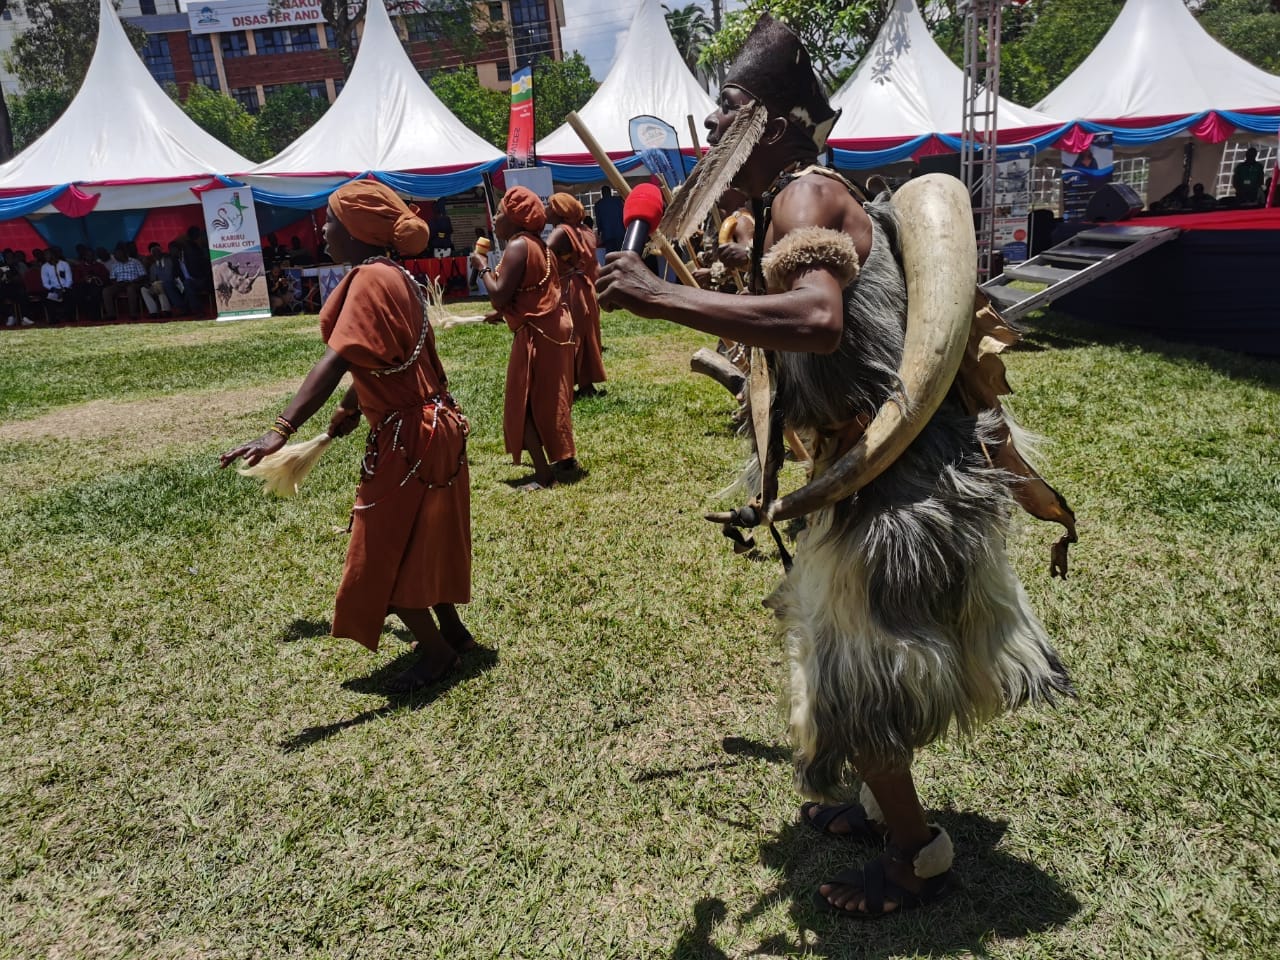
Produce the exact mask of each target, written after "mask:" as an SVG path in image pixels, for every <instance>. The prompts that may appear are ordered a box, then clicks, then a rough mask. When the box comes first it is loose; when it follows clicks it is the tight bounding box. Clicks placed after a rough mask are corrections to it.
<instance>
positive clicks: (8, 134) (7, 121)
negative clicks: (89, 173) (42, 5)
mask: <svg viewBox="0 0 1280 960" xmlns="http://www.w3.org/2000/svg"><path fill="white" fill-rule="evenodd" d="M21 13H22V3H21V0H0V16H10V17H11V16H14V15H15V14H21ZM27 142H28V143H29V142H30V141H27ZM19 149H21V148H19ZM13 154H14V130H13V118H12V117H11V116H10V115H9V103H8V101H7V100H6V99H5V96H4V88H3V87H0V163H4V162H5V161H7V160H9V159H11V158H12V157H13Z"/></svg>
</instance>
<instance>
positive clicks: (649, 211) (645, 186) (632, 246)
mask: <svg viewBox="0 0 1280 960" xmlns="http://www.w3.org/2000/svg"><path fill="white" fill-rule="evenodd" d="M664 206H666V203H665V201H664V200H663V199H662V191H661V190H659V189H658V188H657V187H655V186H654V185H653V184H652V183H642V184H640V186H638V187H636V188H635V189H634V190H632V191H631V193H629V194H628V195H627V200H626V202H625V203H624V204H623V205H622V222H623V223H624V224H626V227H627V232H626V234H625V235H624V236H623V238H622V249H623V250H629V251H631V252H632V253H635V254H641V253H643V252H644V245H645V244H646V243H648V242H649V234H650V233H651V232H652V231H653V230H654V229H655V228H656V227H657V226H658V221H660V220H661V219H662V208H663V207H664Z"/></svg>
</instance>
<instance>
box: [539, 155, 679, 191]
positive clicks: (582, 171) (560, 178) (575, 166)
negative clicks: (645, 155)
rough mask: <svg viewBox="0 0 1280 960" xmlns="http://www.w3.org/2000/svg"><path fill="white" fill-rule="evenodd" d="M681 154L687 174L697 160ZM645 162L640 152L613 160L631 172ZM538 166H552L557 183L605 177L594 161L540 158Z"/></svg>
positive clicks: (623, 169) (588, 180)
mask: <svg viewBox="0 0 1280 960" xmlns="http://www.w3.org/2000/svg"><path fill="white" fill-rule="evenodd" d="M681 156H682V157H683V158H684V172H685V174H686V176H687V175H688V173H689V171H691V170H692V169H693V165H694V164H695V163H696V162H697V160H696V159H695V158H693V157H691V156H689V155H688V154H681ZM643 163H644V161H643V160H642V159H641V157H640V155H639V154H638V153H637V154H632V155H631V156H629V157H623V158H622V159H621V160H615V161H613V165H614V166H615V167H617V168H618V169H619V170H620V171H622V172H623V173H629V172H630V171H632V170H634V169H635V168H636V167H638V166H641V165H642V164H643ZM538 166H540V167H550V168H551V179H552V180H554V181H555V182H556V183H565V184H569V183H596V182H598V181H600V180H603V179H605V176H604V171H603V170H601V169H600V167H599V166H598V165H597V164H594V163H581V164H579V163H550V162H548V161H546V160H539V161H538Z"/></svg>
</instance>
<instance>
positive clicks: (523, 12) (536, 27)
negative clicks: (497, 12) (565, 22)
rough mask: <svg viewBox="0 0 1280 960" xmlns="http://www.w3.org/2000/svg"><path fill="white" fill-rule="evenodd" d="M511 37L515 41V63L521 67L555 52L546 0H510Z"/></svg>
mask: <svg viewBox="0 0 1280 960" xmlns="http://www.w3.org/2000/svg"><path fill="white" fill-rule="evenodd" d="M511 39H512V40H513V41H514V43H515V48H516V64H517V65H518V66H521V67H527V66H528V65H529V64H530V63H532V62H533V61H534V60H536V59H537V58H538V57H550V56H552V55H553V54H554V53H555V48H554V47H553V46H552V44H551V19H550V17H548V16H547V4H546V0H511Z"/></svg>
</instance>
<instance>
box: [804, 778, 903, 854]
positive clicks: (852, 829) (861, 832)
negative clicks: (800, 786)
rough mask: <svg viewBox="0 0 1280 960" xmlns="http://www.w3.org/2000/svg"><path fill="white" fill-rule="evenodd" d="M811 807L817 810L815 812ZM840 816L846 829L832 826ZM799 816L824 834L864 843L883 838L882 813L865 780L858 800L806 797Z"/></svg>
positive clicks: (874, 841)
mask: <svg viewBox="0 0 1280 960" xmlns="http://www.w3.org/2000/svg"><path fill="white" fill-rule="evenodd" d="M859 801H860V802H859ZM814 810H817V811H818V812H817V813H816V814H815V813H813V811H814ZM842 818H843V819H844V821H845V823H846V824H847V825H848V827H849V829H848V830H833V829H832V824H834V823H835V822H836V821H837V820H840V819H842ZM800 819H801V820H802V821H804V823H806V824H807V825H808V826H809V827H810V828H812V829H813V830H816V831H818V833H820V834H822V835H823V836H824V837H835V838H836V839H840V840H857V841H860V842H864V843H879V842H880V841H882V840H883V839H884V834H885V827H884V817H883V815H882V814H881V813H880V805H879V804H878V803H877V802H876V798H875V795H874V794H872V792H871V790H870V788H869V787H868V786H867V785H866V784H865V783H864V784H863V785H862V789H861V791H860V792H859V794H858V801H850V802H849V803H833V804H824V803H814V802H812V801H810V802H809V803H805V804H802V805H801V807H800Z"/></svg>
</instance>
